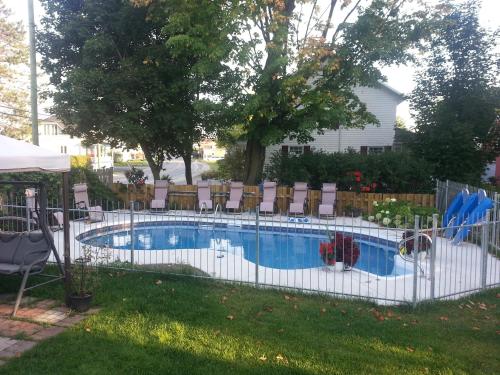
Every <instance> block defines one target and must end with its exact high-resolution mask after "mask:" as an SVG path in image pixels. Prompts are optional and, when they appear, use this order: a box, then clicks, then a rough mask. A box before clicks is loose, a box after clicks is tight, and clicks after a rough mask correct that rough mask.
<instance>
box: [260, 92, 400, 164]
mask: <svg viewBox="0 0 500 375" xmlns="http://www.w3.org/2000/svg"><path fill="white" fill-rule="evenodd" d="M354 92H355V93H356V95H357V96H358V97H359V99H360V100H361V101H362V102H363V103H365V104H366V107H367V109H368V111H370V112H371V113H373V114H374V115H375V117H377V119H378V120H379V122H380V125H367V126H366V127H365V128H364V129H348V128H345V127H342V126H340V128H339V129H338V130H325V132H324V134H318V133H316V135H315V136H314V141H312V142H309V143H307V144H299V143H297V141H296V140H290V139H285V140H284V141H283V143H281V144H277V145H273V146H269V147H267V149H266V161H268V160H269V158H270V156H271V155H272V154H273V153H274V152H276V151H282V152H284V153H289V154H295V155H296V154H302V153H303V152H308V151H324V152H328V153H333V152H346V151H347V150H348V149H352V150H354V151H357V152H359V153H362V154H375V153H382V152H384V151H389V150H392V148H393V143H394V134H395V131H394V127H395V124H396V108H397V106H398V105H399V104H400V103H401V102H403V101H404V100H405V98H404V95H403V94H401V93H400V92H398V91H396V90H394V89H393V88H392V87H390V86H388V85H386V84H385V83H381V84H380V86H379V87H377V88H374V87H357V88H355V89H354Z"/></svg>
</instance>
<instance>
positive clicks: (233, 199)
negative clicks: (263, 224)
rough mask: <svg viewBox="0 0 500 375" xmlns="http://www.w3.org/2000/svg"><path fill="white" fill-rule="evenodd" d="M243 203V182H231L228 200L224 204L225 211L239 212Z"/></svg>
mask: <svg viewBox="0 0 500 375" xmlns="http://www.w3.org/2000/svg"><path fill="white" fill-rule="evenodd" d="M242 202H243V182H238V181H232V182H231V190H230V193H229V200H228V201H227V202H226V211H227V210H233V212H236V211H239V212H241V203H242Z"/></svg>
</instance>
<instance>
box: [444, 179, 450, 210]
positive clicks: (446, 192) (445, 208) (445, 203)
mask: <svg viewBox="0 0 500 375" xmlns="http://www.w3.org/2000/svg"><path fill="white" fill-rule="evenodd" d="M449 185H450V180H446V189H445V195H444V208H443V211H446V210H447V209H448V187H449Z"/></svg>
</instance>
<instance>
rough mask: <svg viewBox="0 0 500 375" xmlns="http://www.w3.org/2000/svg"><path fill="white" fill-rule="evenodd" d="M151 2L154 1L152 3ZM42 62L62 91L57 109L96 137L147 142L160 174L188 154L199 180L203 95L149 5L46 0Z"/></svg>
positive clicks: (116, 142)
mask: <svg viewBox="0 0 500 375" xmlns="http://www.w3.org/2000/svg"><path fill="white" fill-rule="evenodd" d="M146 3H150V2H146ZM43 5H44V7H45V11H46V15H45V17H44V18H43V19H42V25H43V31H41V32H40V33H39V38H40V43H39V45H40V47H39V49H40V52H41V54H42V65H43V67H44V69H45V70H46V71H47V72H48V73H49V75H50V79H51V83H52V84H53V85H54V87H55V90H54V92H53V93H52V94H53V98H54V106H53V109H52V111H53V112H54V113H55V114H56V115H57V116H58V117H59V118H60V119H61V120H62V121H63V122H64V123H65V124H66V125H67V126H68V132H69V133H70V134H74V135H78V136H82V137H84V138H85V139H86V140H87V141H88V142H108V143H110V144H111V145H113V146H122V147H127V148H134V147H137V146H140V147H141V148H142V150H143V151H144V154H145V156H146V159H147V161H148V163H149V166H150V167H151V170H152V173H153V176H154V178H155V179H159V178H160V171H161V169H162V165H163V162H164V160H165V158H171V157H178V156H181V157H183V158H184V160H185V162H186V180H187V182H188V183H191V181H192V178H191V153H192V145H193V143H194V142H197V141H198V140H199V138H200V137H201V134H202V131H201V128H200V121H199V120H198V119H197V117H198V116H197V113H196V111H195V109H194V103H195V99H196V97H195V92H194V90H193V89H192V86H191V84H190V81H189V78H188V75H189V70H188V69H187V67H186V66H185V65H184V62H183V61H180V60H179V59H176V58H175V57H174V56H173V55H172V54H171V51H170V50H169V49H168V48H167V47H166V41H167V39H168V35H166V34H165V33H164V31H163V30H162V29H163V27H164V22H159V21H158V20H157V19H156V18H154V17H151V16H150V14H149V8H148V5H149V4H141V3H140V2H134V1H122V0H87V1H83V0H76V1H71V2H68V1H65V0H50V1H49V0H44V1H43Z"/></svg>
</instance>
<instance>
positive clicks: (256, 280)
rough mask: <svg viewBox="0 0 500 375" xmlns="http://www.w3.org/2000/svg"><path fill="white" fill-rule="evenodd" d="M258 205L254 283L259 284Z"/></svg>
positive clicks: (257, 209) (256, 212) (257, 210)
mask: <svg viewBox="0 0 500 375" xmlns="http://www.w3.org/2000/svg"><path fill="white" fill-rule="evenodd" d="M259 237H260V236H259V206H258V205H257V207H255V285H256V286H259V251H260V244H259Z"/></svg>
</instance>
